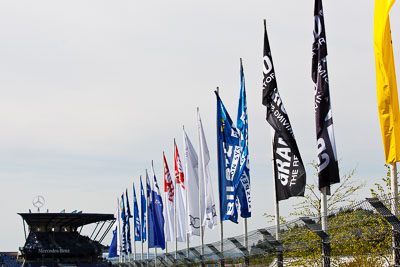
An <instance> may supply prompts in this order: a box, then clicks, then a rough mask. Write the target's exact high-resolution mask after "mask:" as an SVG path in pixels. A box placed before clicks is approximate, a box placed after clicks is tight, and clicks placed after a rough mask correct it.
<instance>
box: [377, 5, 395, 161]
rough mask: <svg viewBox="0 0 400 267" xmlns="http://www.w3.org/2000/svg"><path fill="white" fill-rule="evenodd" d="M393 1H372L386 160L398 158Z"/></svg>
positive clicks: (379, 108)
mask: <svg viewBox="0 0 400 267" xmlns="http://www.w3.org/2000/svg"><path fill="white" fill-rule="evenodd" d="M394 2H395V0H375V10H374V50H375V68H376V87H377V95H378V113H379V121H380V125H381V132H382V140H383V148H384V151H385V159H386V163H395V162H397V161H400V112H399V97H398V93H397V82H396V71H395V67H394V57H393V46H392V35H391V33H390V21H389V12H390V9H391V8H392V6H393V4H394Z"/></svg>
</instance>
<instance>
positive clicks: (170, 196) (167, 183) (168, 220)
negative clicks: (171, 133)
mask: <svg viewBox="0 0 400 267" xmlns="http://www.w3.org/2000/svg"><path fill="white" fill-rule="evenodd" d="M163 159H164V197H165V202H164V203H165V231H166V236H167V241H173V240H175V238H174V198H175V197H174V183H173V182H172V178H171V175H170V172H169V168H168V164H167V159H166V158H165V155H164V153H163Z"/></svg>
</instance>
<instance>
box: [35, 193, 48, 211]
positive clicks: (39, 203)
mask: <svg viewBox="0 0 400 267" xmlns="http://www.w3.org/2000/svg"><path fill="white" fill-rule="evenodd" d="M44 203H45V201H44V197H42V196H40V195H39V196H36V197H34V198H33V200H32V204H33V206H35V207H36V208H38V209H40V208H41V207H43V206H44Z"/></svg>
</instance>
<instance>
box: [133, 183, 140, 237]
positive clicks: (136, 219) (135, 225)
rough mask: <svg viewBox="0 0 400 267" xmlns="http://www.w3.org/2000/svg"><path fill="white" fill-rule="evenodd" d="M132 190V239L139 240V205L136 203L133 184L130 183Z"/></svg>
mask: <svg viewBox="0 0 400 267" xmlns="http://www.w3.org/2000/svg"><path fill="white" fill-rule="evenodd" d="M132 190H133V229H134V233H135V240H134V241H140V240H142V234H141V230H140V228H141V225H140V217H139V206H138V203H137V198H136V190H135V184H132Z"/></svg>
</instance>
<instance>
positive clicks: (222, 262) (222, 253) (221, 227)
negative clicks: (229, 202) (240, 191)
mask: <svg viewBox="0 0 400 267" xmlns="http://www.w3.org/2000/svg"><path fill="white" fill-rule="evenodd" d="M217 94H218V95H219V86H217ZM218 119H219V118H218ZM216 127H217V129H218V122H217V125H216ZM221 206H222V203H221V201H220V203H219V210H221ZM219 224H220V247H219V250H220V252H221V255H222V260H221V266H224V265H225V260H224V221H223V220H222V214H220V215H219Z"/></svg>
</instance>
